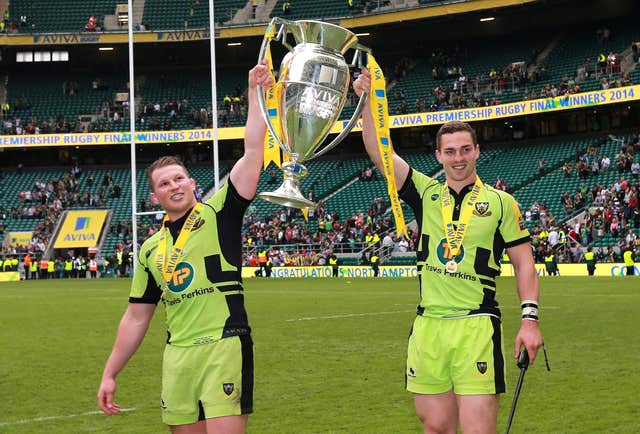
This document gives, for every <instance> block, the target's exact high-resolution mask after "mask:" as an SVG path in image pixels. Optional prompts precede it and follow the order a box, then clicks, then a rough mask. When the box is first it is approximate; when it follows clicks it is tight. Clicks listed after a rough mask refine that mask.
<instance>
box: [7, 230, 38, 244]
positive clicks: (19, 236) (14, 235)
mask: <svg viewBox="0 0 640 434" xmlns="http://www.w3.org/2000/svg"><path fill="white" fill-rule="evenodd" d="M8 238H9V246H11V247H18V246H28V245H29V243H30V242H31V238H33V232H9V235H8Z"/></svg>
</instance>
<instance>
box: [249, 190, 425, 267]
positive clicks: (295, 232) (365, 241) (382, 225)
mask: <svg viewBox="0 0 640 434" xmlns="http://www.w3.org/2000/svg"><path fill="white" fill-rule="evenodd" d="M385 212H386V204H385V201H384V200H383V199H382V198H381V197H375V198H374V199H373V200H372V202H371V204H370V206H369V209H368V210H367V211H366V212H364V211H362V210H360V211H358V212H355V213H352V214H351V215H349V216H348V217H346V218H342V217H341V216H340V214H339V213H337V212H335V211H333V212H332V211H329V210H327V209H326V207H325V205H324V203H323V202H322V201H319V202H318V206H317V207H316V209H315V210H312V211H310V212H309V216H308V219H309V224H307V223H305V222H304V219H303V217H302V213H301V212H300V211H299V210H297V209H293V208H282V209H280V210H278V211H276V212H273V213H271V214H269V215H267V216H265V217H262V218H261V217H260V216H258V215H257V213H256V209H255V206H253V205H252V206H250V207H249V209H248V211H247V213H246V215H245V218H244V228H243V245H244V247H245V249H244V263H245V265H249V264H251V263H252V261H255V260H257V255H258V252H259V251H261V250H263V249H268V250H270V256H274V257H277V258H275V261H273V262H272V263H273V264H274V266H279V265H294V264H298V263H301V262H304V263H305V264H307V263H314V261H316V262H317V261H326V260H327V258H328V257H329V255H331V254H332V253H333V252H344V253H356V252H358V251H361V250H362V249H365V248H367V247H383V246H384V247H385V248H387V250H388V253H390V252H391V251H399V252H407V251H414V250H415V246H416V245H417V232H413V231H411V232H410V237H409V239H408V240H406V239H399V238H398V237H396V236H395V233H394V232H393V229H394V227H393V220H392V219H391V218H390V217H388V216H385ZM312 228H313V229H312ZM383 234H384V235H383ZM381 236H382V237H383V238H382V239H381V238H380V237H381ZM387 237H388V239H387ZM321 258H324V259H321Z"/></svg>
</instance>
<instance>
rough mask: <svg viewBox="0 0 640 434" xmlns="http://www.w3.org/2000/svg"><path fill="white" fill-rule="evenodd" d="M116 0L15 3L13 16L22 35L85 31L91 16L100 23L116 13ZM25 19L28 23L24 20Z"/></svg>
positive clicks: (11, 5) (15, 0)
mask: <svg viewBox="0 0 640 434" xmlns="http://www.w3.org/2000/svg"><path fill="white" fill-rule="evenodd" d="M118 3H121V2H119V1H116V0H88V1H85V0H64V2H63V4H61V2H53V1H46V2H33V1H31V0H11V1H10V2H9V15H10V17H11V18H12V22H14V23H16V24H17V27H16V29H17V31H18V32H20V33H56V32H75V33H77V32H83V31H84V30H85V25H86V24H87V21H88V20H89V17H90V16H94V17H96V19H97V20H98V23H103V22H104V16H105V15H110V14H114V13H115V11H116V5H117V4H118ZM21 17H24V20H23V19H22V18H21Z"/></svg>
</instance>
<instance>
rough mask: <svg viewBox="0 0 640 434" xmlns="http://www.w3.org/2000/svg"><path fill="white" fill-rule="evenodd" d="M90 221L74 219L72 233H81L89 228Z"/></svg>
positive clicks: (80, 218)
mask: <svg viewBox="0 0 640 434" xmlns="http://www.w3.org/2000/svg"><path fill="white" fill-rule="evenodd" d="M90 222H91V219H90V218H89V217H77V218H76V228H75V229H74V231H81V230H84V229H86V228H88V227H89V223H90Z"/></svg>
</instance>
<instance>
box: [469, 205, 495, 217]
mask: <svg viewBox="0 0 640 434" xmlns="http://www.w3.org/2000/svg"><path fill="white" fill-rule="evenodd" d="M473 215H476V216H478V217H489V216H490V215H491V211H489V202H476V205H475V209H474V210H473Z"/></svg>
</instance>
